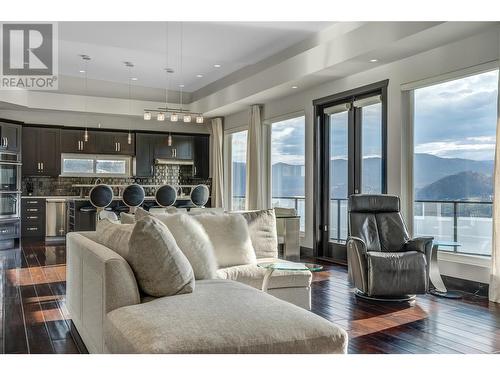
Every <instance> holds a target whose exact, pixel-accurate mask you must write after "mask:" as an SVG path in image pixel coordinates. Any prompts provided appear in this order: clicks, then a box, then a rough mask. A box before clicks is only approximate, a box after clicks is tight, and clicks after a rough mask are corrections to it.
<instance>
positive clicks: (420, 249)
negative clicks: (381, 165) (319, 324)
mask: <svg viewBox="0 0 500 375" xmlns="http://www.w3.org/2000/svg"><path fill="white" fill-rule="evenodd" d="M432 241H433V238H432V237H420V238H412V239H410V237H409V235H408V230H407V229H406V225H405V223H404V221H403V218H402V216H401V212H400V201H399V197H397V196H393V195H367V194H355V195H351V196H350V197H349V238H348V239H347V261H348V266H349V274H350V277H351V279H352V281H353V282H354V286H355V287H356V289H357V290H356V294H357V295H359V296H361V297H367V298H373V299H382V300H383V299H388V300H406V299H411V298H413V297H414V295H415V294H424V293H426V292H427V290H428V286H429V265H430V259H431V250H432Z"/></svg>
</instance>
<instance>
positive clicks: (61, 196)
mask: <svg viewBox="0 0 500 375" xmlns="http://www.w3.org/2000/svg"><path fill="white" fill-rule="evenodd" d="M29 198H31V199H52V198H58V199H61V198H63V199H75V198H79V197H78V195H22V196H21V199H29Z"/></svg>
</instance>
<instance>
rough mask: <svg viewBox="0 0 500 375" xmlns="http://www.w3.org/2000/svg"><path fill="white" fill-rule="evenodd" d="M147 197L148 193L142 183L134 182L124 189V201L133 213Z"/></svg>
mask: <svg viewBox="0 0 500 375" xmlns="http://www.w3.org/2000/svg"><path fill="white" fill-rule="evenodd" d="M145 197H146V193H145V192H144V188H143V187H142V186H141V185H138V184H132V185H128V186H127V187H126V188H125V189H123V193H122V201H123V203H125V205H126V206H127V207H129V208H130V213H131V214H133V213H135V210H136V209H137V207H139V206H140V205H142V204H143V203H144V198H145Z"/></svg>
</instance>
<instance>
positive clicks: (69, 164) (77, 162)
mask: <svg viewBox="0 0 500 375" xmlns="http://www.w3.org/2000/svg"><path fill="white" fill-rule="evenodd" d="M130 159H131V158H130V157H128V156H111V155H81V154H62V155H61V176H66V177H81V176H88V177H99V176H100V177H130V176H131V172H130V165H131V163H130Z"/></svg>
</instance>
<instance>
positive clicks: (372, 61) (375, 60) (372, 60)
mask: <svg viewBox="0 0 500 375" xmlns="http://www.w3.org/2000/svg"><path fill="white" fill-rule="evenodd" d="M377 61H378V59H371V60H370V62H371V63H376V62H377Z"/></svg>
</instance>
